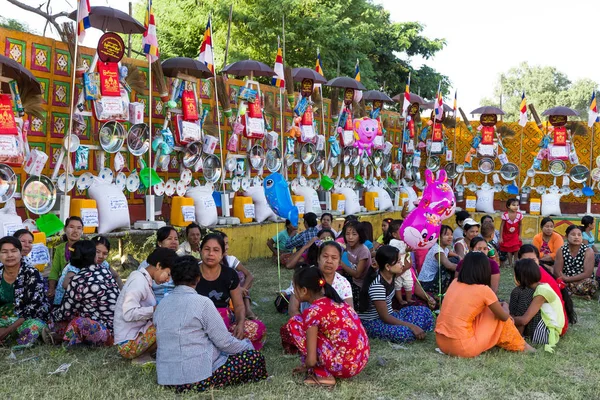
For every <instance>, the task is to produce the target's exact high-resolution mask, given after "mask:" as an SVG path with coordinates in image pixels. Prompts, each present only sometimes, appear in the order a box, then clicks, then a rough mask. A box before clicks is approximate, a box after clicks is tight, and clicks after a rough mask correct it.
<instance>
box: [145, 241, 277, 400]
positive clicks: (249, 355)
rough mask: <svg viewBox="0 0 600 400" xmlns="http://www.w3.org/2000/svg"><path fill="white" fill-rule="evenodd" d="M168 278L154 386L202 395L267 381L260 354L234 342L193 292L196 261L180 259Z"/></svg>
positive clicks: (160, 309) (157, 320)
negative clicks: (172, 286) (170, 286)
mask: <svg viewBox="0 0 600 400" xmlns="http://www.w3.org/2000/svg"><path fill="white" fill-rule="evenodd" d="M208 236H210V235H208ZM215 236H218V235H215ZM212 240H214V239H212ZM171 276H172V278H173V282H174V283H175V289H174V290H173V291H172V292H171V294H170V295H169V296H167V297H165V298H164V299H163V301H161V302H160V304H159V305H158V306H157V307H156V312H155V313H154V326H155V327H156V344H157V346H158V351H157V353H156V375H157V377H158V384H159V385H165V386H169V387H172V388H175V389H176V391H177V393H181V392H185V391H190V390H191V391H197V392H203V391H205V390H207V389H210V388H222V387H224V386H229V385H236V384H240V383H248V382H258V381H260V380H263V379H266V378H267V376H268V375H267V369H266V366H265V359H264V357H263V356H262V354H260V353H259V352H258V351H255V350H254V348H253V346H252V343H250V341H249V340H247V339H244V340H238V339H236V338H235V337H233V336H232V335H231V333H229V331H228V330H227V328H226V327H225V324H224V323H223V319H222V318H221V316H220V315H219V312H218V311H217V310H216V308H215V305H214V304H213V302H212V301H211V300H210V299H208V298H207V297H204V296H201V295H199V294H198V293H196V290H195V288H196V285H198V283H199V281H200V279H201V276H200V268H199V266H198V260H196V259H195V258H194V257H192V256H183V257H181V258H179V259H178V260H177V262H176V263H175V265H174V266H173V268H172V269H171Z"/></svg>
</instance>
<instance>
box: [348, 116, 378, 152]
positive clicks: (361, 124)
mask: <svg viewBox="0 0 600 400" xmlns="http://www.w3.org/2000/svg"><path fill="white" fill-rule="evenodd" d="M378 128H379V124H378V123H377V120H376V119H371V118H367V117H365V118H361V119H356V120H354V147H357V148H358V154H360V155H361V156H362V154H363V152H364V151H366V152H367V154H368V155H369V156H370V155H371V151H372V149H373V140H375V136H377V129H378Z"/></svg>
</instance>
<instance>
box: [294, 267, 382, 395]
mask: <svg viewBox="0 0 600 400" xmlns="http://www.w3.org/2000/svg"><path fill="white" fill-rule="evenodd" d="M294 296H296V298H297V299H298V301H299V302H309V303H310V304H311V305H310V307H309V308H307V309H306V310H304V312H303V313H302V316H300V315H296V316H294V317H292V318H291V319H290V321H289V323H288V327H289V330H290V333H291V337H292V340H293V341H294V343H295V345H296V346H297V348H298V350H299V351H300V354H301V355H302V358H303V363H304V365H302V366H301V367H298V368H296V369H295V370H294V372H304V371H306V370H308V375H307V378H306V379H305V381H304V383H305V384H306V385H309V386H324V387H333V386H334V385H335V378H351V377H353V376H356V375H358V374H359V373H360V372H361V371H362V370H363V368H364V367H365V366H366V365H367V362H368V361H369V354H370V347H369V338H368V337H367V333H366V332H365V329H364V328H363V326H362V324H361V322H360V320H359V319H358V315H356V312H355V311H354V310H353V309H352V307H350V306H349V305H348V304H346V303H344V302H343V301H342V299H341V298H340V297H339V295H338V294H337V292H336V291H335V289H334V288H333V287H332V286H331V285H330V284H328V283H327V282H326V281H325V277H324V276H323V273H322V272H321V270H320V269H319V268H315V267H311V266H308V267H302V268H299V269H298V270H297V271H296V273H295V274H294Z"/></svg>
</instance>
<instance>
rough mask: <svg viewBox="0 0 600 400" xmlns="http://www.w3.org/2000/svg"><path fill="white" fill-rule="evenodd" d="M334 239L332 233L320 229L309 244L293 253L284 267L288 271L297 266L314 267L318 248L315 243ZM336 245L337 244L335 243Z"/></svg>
mask: <svg viewBox="0 0 600 400" xmlns="http://www.w3.org/2000/svg"><path fill="white" fill-rule="evenodd" d="M333 239H334V234H333V231H331V230H329V229H322V230H320V231H319V232H318V233H317V236H316V237H314V238H312V239H311V240H310V242H308V243H306V244H305V245H304V246H302V248H301V249H300V250H298V251H297V252H295V253H294V254H293V255H292V256H291V257H290V259H289V260H288V263H287V264H286V265H285V267H286V268H288V269H295V268H296V267H298V266H299V265H302V264H308V265H315V264H317V262H318V260H317V257H318V253H319V246H318V245H315V243H317V242H327V241H330V240H333ZM336 243H337V242H336ZM340 249H341V247H340Z"/></svg>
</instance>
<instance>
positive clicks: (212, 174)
mask: <svg viewBox="0 0 600 400" xmlns="http://www.w3.org/2000/svg"><path fill="white" fill-rule="evenodd" d="M202 172H203V174H204V179H206V181H207V182H210V183H215V182H216V181H218V180H219V178H220V177H221V163H220V162H219V158H218V157H217V156H215V155H214V154H211V155H209V156H208V157H206V158H205V159H204V165H203V167H202Z"/></svg>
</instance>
